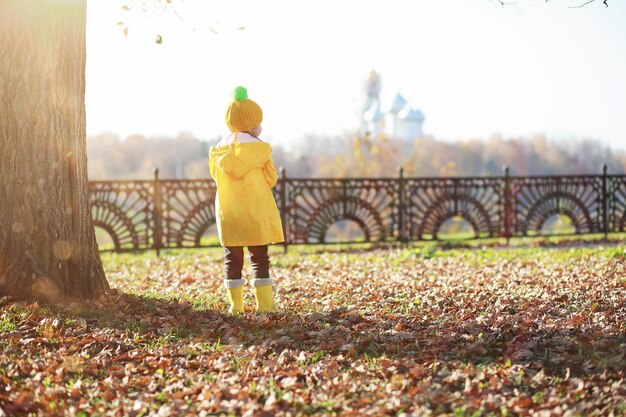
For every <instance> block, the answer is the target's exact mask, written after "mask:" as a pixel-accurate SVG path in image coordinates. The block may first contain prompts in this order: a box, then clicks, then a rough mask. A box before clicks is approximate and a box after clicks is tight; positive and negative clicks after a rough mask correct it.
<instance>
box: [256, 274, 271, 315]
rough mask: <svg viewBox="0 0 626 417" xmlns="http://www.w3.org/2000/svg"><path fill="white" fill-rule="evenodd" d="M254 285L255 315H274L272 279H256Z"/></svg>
mask: <svg viewBox="0 0 626 417" xmlns="http://www.w3.org/2000/svg"><path fill="white" fill-rule="evenodd" d="M252 285H254V299H255V300H256V311H257V313H276V311H277V310H276V307H275V306H274V288H273V282H272V278H257V279H255V280H254V281H252Z"/></svg>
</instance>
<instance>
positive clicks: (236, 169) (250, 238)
mask: <svg viewBox="0 0 626 417" xmlns="http://www.w3.org/2000/svg"><path fill="white" fill-rule="evenodd" d="M225 120H226V125H227V126H228V128H229V129H230V131H231V134H230V135H229V136H228V137H226V138H225V139H222V140H221V141H220V142H219V143H218V144H217V145H216V146H212V147H211V148H210V150H209V168H210V171H211V177H212V178H213V180H214V181H215V184H216V185H217V195H216V197H215V215H216V217H217V219H216V221H217V233H218V235H219V238H220V243H221V245H222V246H223V247H224V275H225V279H224V287H226V291H227V294H228V300H229V301H230V308H229V310H228V311H229V312H230V313H242V312H243V310H244V309H243V286H244V285H245V283H246V280H244V279H242V276H241V271H242V269H243V262H244V256H243V247H244V246H246V247H247V248H248V252H249V253H250V262H251V264H252V286H253V287H254V298H255V300H256V311H257V312H275V311H276V309H275V307H274V299H273V298H274V297H273V287H272V285H273V282H272V278H271V276H270V271H269V256H268V253H267V249H268V247H267V245H268V244H269V243H279V242H283V241H284V237H283V228H282V224H281V220H280V214H279V212H278V207H277V206H276V201H274V195H273V194H272V191H271V189H272V188H273V187H274V185H275V184H276V181H277V180H278V174H277V172H276V167H275V166H274V161H273V160H272V147H271V146H270V145H269V144H267V143H265V142H263V141H261V140H260V139H259V138H258V136H259V135H260V134H261V121H262V120H263V111H262V110H261V107H259V105H258V104H257V103H255V102H254V101H252V100H250V99H249V98H248V92H247V91H246V89H245V88H243V87H237V88H235V90H234V91H233V100H232V101H231V103H230V105H229V106H228V109H227V110H226V119H225Z"/></svg>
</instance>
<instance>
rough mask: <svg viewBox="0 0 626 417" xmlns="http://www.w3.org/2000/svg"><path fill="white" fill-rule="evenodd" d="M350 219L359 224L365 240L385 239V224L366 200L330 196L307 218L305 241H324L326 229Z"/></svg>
mask: <svg viewBox="0 0 626 417" xmlns="http://www.w3.org/2000/svg"><path fill="white" fill-rule="evenodd" d="M341 220H352V221H354V222H355V223H357V224H358V225H359V227H360V228H361V230H362V231H363V234H364V236H365V241H366V242H370V241H381V240H384V239H385V226H384V224H383V221H382V219H381V217H380V215H379V214H378V212H377V211H376V209H375V208H374V207H373V206H372V205H371V204H370V203H368V202H367V201H365V200H361V199H357V198H354V197H348V198H347V199H345V200H344V199H341V198H336V197H335V198H331V199H329V200H327V201H325V202H324V203H323V204H321V205H320V206H318V207H317V208H316V209H315V210H314V211H313V213H312V214H311V216H310V217H309V218H308V222H307V226H306V233H307V236H306V237H307V242H312V243H324V242H325V241H326V233H327V232H328V229H330V227H331V226H332V225H333V224H335V223H336V222H338V221H341Z"/></svg>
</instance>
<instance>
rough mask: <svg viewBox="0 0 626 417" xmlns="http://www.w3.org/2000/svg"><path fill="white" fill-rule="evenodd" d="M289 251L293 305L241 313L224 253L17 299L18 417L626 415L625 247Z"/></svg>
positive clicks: (196, 254) (6, 318) (139, 264)
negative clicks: (72, 299) (228, 286)
mask: <svg viewBox="0 0 626 417" xmlns="http://www.w3.org/2000/svg"><path fill="white" fill-rule="evenodd" d="M272 249H273V252H272V262H273V273H274V275H275V279H276V282H277V301H278V303H279V306H280V308H281V310H282V311H281V312H280V313H277V314H263V315H257V314H255V313H254V312H253V298H252V291H251V289H250V288H249V287H248V288H247V289H246V291H247V293H246V297H247V299H246V301H247V303H248V306H247V308H248V310H247V311H246V313H245V314H243V315H238V316H232V315H229V314H227V312H226V310H227V305H226V302H225V300H224V294H223V289H222V288H221V284H222V281H221V280H222V273H221V269H222V262H221V253H220V252H219V251H217V250H203V251H199V250H193V251H186V252H178V253H165V254H162V256H161V257H159V258H157V257H155V255H154V254H152V253H148V254H143V255H115V254H105V255H103V261H104V264H105V269H106V271H107V275H108V279H109V282H110V283H111V286H112V288H113V290H112V291H111V293H110V294H108V295H106V296H105V297H103V298H101V299H99V300H94V301H90V302H86V303H76V304H69V305H65V306H52V305H44V304H36V303H24V302H17V301H15V300H10V299H7V298H4V299H0V309H1V310H0V416H4V415H6V416H25V415H37V416H55V415H76V416H146V415H158V416H170V415H175V416H178V415H200V416H206V415H237V416H239V415H242V416H273V415H277V416H300V415H320V416H321V415H328V416H333V415H342V416H352V415H354V416H357V415H358V416H366V415H375V416H381V415H402V416H429V415H449V416H482V415H485V416H488V415H493V416H546V417H547V416H561V415H562V416H594V415H597V416H623V415H626V382H625V380H624V378H625V373H626V258H625V250H624V248H623V247H621V246H613V247H610V248H608V247H607V248H601V247H595V248H585V249H582V248H579V249H568V248H552V249H541V248H527V249H484V250H480V249H473V250H446V251H444V250H438V249H435V248H432V247H422V248H402V249H400V248H386V249H381V248H379V249H368V250H359V249H352V250H349V251H339V250H335V251H330V252H317V251H316V250H314V249H307V251H304V250H297V251H293V252H290V253H289V254H287V255H283V254H282V253H281V251H280V248H272Z"/></svg>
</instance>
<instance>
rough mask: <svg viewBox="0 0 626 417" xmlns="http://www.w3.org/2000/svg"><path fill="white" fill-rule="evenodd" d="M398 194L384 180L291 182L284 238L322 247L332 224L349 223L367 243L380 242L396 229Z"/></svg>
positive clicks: (389, 183)
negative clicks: (359, 232) (356, 226)
mask: <svg viewBox="0 0 626 417" xmlns="http://www.w3.org/2000/svg"><path fill="white" fill-rule="evenodd" d="M397 192H398V185H397V183H396V182H395V181H393V180H386V179H360V180H348V179H341V180H332V179H325V180H308V179H298V180H290V182H289V188H288V193H287V205H288V210H287V219H286V220H287V222H286V223H287V224H286V230H285V234H286V236H287V238H288V241H289V242H290V243H323V242H325V240H326V233H327V231H328V229H329V228H330V227H331V226H332V225H333V224H334V223H336V222H338V221H341V220H352V221H354V222H356V223H357V224H358V225H359V227H360V228H361V230H362V231H363V234H364V236H365V240H366V241H383V240H385V239H387V238H388V237H389V236H391V235H393V233H394V231H395V230H396V229H397V218H398V205H397ZM349 241H353V240H349Z"/></svg>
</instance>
